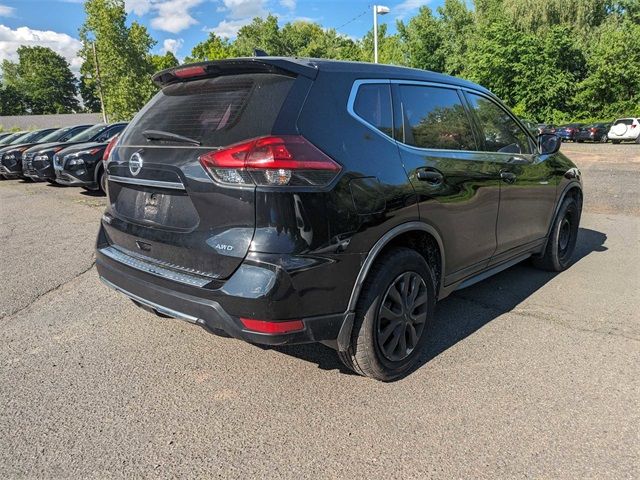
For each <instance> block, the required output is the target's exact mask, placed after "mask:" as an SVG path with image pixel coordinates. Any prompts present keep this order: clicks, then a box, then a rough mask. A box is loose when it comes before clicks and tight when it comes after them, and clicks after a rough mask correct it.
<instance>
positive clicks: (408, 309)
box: [376, 272, 429, 362]
mask: <svg viewBox="0 0 640 480" xmlns="http://www.w3.org/2000/svg"><path fill="white" fill-rule="evenodd" d="M428 296H429V295H428V292H427V286H426V284H425V282H424V280H423V279H422V277H421V276H420V275H418V274H417V273H415V272H405V273H403V274H401V275H399V276H398V277H397V278H396V279H395V280H394V281H393V282H392V283H391V285H390V286H389V288H388V289H387V292H386V293H385V296H384V298H383V300H382V303H381V304H380V310H379V312H378V322H377V323H378V328H377V332H376V333H377V343H378V347H379V348H380V352H381V353H382V355H384V357H385V358H386V359H387V360H390V361H392V362H398V361H401V360H404V359H405V358H407V357H408V356H409V355H411V353H412V352H413V351H414V350H415V348H416V346H417V345H418V342H419V340H420V337H421V336H422V333H423V331H424V326H425V323H426V320H427V307H428V299H429V298H428Z"/></svg>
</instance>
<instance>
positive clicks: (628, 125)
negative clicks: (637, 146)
mask: <svg viewBox="0 0 640 480" xmlns="http://www.w3.org/2000/svg"><path fill="white" fill-rule="evenodd" d="M607 136H608V137H609V140H611V142H612V143H620V142H636V143H640V118H620V119H618V120H616V121H615V122H613V125H611V128H610V129H609V133H608V134H607Z"/></svg>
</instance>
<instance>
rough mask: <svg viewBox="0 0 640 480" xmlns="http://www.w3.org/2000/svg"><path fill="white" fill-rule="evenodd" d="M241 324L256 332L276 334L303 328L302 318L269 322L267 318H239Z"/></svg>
mask: <svg viewBox="0 0 640 480" xmlns="http://www.w3.org/2000/svg"><path fill="white" fill-rule="evenodd" d="M240 321H241V322H242V325H244V328H246V329H247V330H251V331H252V332H258V333H267V334H270V335H276V334H279V333H290V332H299V331H300V330H304V323H302V320H287V321H284V322H270V321H267V320H254V319H252V318H240Z"/></svg>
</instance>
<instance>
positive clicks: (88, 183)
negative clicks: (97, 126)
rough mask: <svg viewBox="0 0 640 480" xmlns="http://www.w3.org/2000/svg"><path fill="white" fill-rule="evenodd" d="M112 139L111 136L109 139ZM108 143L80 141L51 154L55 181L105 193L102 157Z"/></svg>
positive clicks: (123, 126)
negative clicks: (78, 143)
mask: <svg viewBox="0 0 640 480" xmlns="http://www.w3.org/2000/svg"><path fill="white" fill-rule="evenodd" d="M124 128H125V125H122V128H121V130H124ZM119 133H120V131H118V132H116V135H118V134H119ZM116 135H114V136H116ZM112 139H113V137H112V138H111V139H109V141H111V140H112ZM108 144H109V142H103V143H81V144H80V145H75V146H73V147H69V148H65V149H64V150H60V151H59V152H58V153H56V154H55V155H54V156H53V166H54V169H55V173H56V183H59V184H60V185H65V186H69V187H82V188H84V189H85V190H98V191H100V192H103V193H105V192H106V186H105V185H106V178H107V176H106V174H105V171H104V166H103V163H102V157H103V155H104V151H105V150H106V148H107V146H108Z"/></svg>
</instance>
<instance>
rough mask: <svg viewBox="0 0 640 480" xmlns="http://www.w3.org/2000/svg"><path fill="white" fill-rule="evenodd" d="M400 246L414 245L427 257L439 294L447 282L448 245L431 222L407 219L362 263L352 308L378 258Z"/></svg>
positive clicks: (352, 292) (377, 243)
mask: <svg viewBox="0 0 640 480" xmlns="http://www.w3.org/2000/svg"><path fill="white" fill-rule="evenodd" d="M398 246H406V247H410V248H413V249H414V250H416V251H417V252H418V253H420V254H421V255H423V256H424V257H425V260H426V261H427V263H429V265H430V266H431V268H433V269H434V270H435V272H434V273H435V274H436V282H437V285H436V291H437V292H438V294H439V291H440V288H441V286H442V285H443V279H444V266H445V255H444V246H443V242H442V239H441V238H440V234H439V233H438V231H437V230H436V229H435V228H434V227H433V226H431V225H429V224H426V223H423V222H407V223H403V224H400V225H398V226H396V227H394V228H392V229H391V230H389V231H388V232H387V233H385V234H384V235H383V236H382V237H380V239H379V240H378V241H377V242H376V243H375V244H374V246H373V247H372V248H371V250H370V251H369V253H368V255H367V257H366V259H365V261H364V263H363V264H362V267H360V272H359V273H358V276H357V277H356V282H355V284H354V286H353V289H352V291H351V297H350V298H349V305H348V307H347V311H348V312H353V311H355V309H356V304H357V302H358V298H359V296H360V292H361V290H362V285H363V284H364V281H365V279H366V278H367V275H368V274H369V271H370V270H371V267H372V266H373V264H374V263H375V261H376V260H377V259H378V258H379V257H380V255H381V254H383V253H384V252H385V251H388V250H389V249H390V248H394V247H398Z"/></svg>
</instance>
